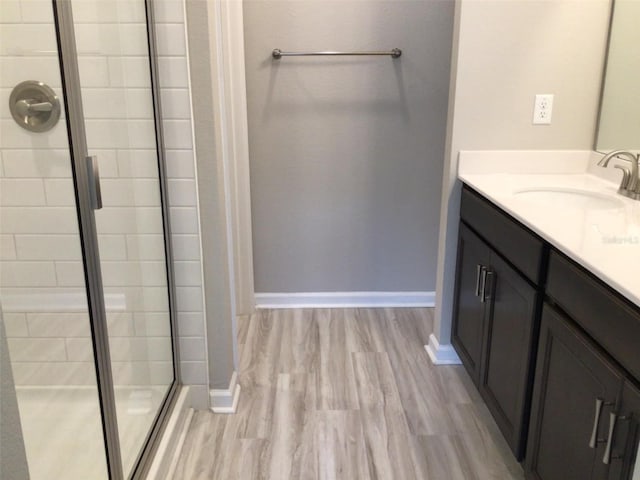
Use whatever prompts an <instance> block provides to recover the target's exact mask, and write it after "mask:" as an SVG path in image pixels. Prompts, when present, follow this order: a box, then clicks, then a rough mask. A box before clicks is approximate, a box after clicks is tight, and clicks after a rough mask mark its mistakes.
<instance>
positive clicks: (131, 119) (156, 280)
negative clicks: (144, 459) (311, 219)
mask: <svg viewBox="0 0 640 480" xmlns="http://www.w3.org/2000/svg"><path fill="white" fill-rule="evenodd" d="M71 6H72V10H73V28H74V33H75V40H76V41H75V43H76V51H77V57H78V62H79V64H80V65H83V64H84V65H95V66H96V68H92V69H91V68H84V69H82V68H81V69H80V91H81V95H82V105H83V116H84V125H85V131H86V139H87V148H88V154H89V155H93V156H95V157H96V158H97V159H98V161H99V163H100V172H99V174H100V188H101V195H102V208H101V209H99V210H96V211H95V219H96V229H97V234H98V240H99V242H98V243H99V254H100V269H101V272H102V285H103V289H104V296H105V299H106V300H107V302H106V310H107V312H106V314H107V325H108V336H109V349H110V355H111V358H110V360H111V371H112V376H113V384H114V397H115V407H116V408H115V410H116V414H117V419H118V431H119V438H120V450H121V457H122V464H123V465H122V466H123V470H124V475H125V477H126V476H128V475H129V474H130V473H131V472H132V469H133V468H134V466H135V464H136V460H137V459H138V456H139V454H140V452H141V451H142V448H143V447H144V445H145V443H146V440H147V437H148V434H149V431H150V430H151V427H152V425H153V424H154V422H155V420H156V418H157V417H158V413H159V411H160V409H161V407H162V405H163V403H164V400H165V398H166V396H167V394H168V392H169V389H170V387H171V385H172V383H173V382H174V365H173V346H172V337H171V322H170V293H169V288H170V285H169V281H168V268H167V266H168V264H169V262H168V259H167V255H168V249H167V248H166V243H165V242H166V238H167V229H168V225H166V222H165V221H164V218H165V215H164V210H163V208H164V206H163V200H164V195H163V191H162V185H163V184H162V182H161V168H162V165H163V162H161V161H160V157H159V154H160V153H161V149H159V148H158V146H157V145H158V143H159V142H158V139H159V136H158V134H157V133H158V132H157V129H159V125H158V124H157V123H156V108H157V104H156V103H154V96H153V90H152V87H153V84H152V70H151V68H152V66H153V63H152V57H151V56H150V51H149V41H148V38H149V37H150V36H151V33H152V32H148V31H147V9H146V5H145V1H144V0H117V1H115V0H109V1H106V0H71ZM102 67H104V68H102ZM109 299H121V300H122V301H114V302H111V303H110V302H109V301H108V300H109Z"/></svg>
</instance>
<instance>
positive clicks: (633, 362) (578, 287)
mask: <svg viewBox="0 0 640 480" xmlns="http://www.w3.org/2000/svg"><path fill="white" fill-rule="evenodd" d="M547 295H549V297H550V298H551V299H552V300H554V301H555V302H556V303H557V304H558V305H559V306H560V307H561V308H562V309H563V310H564V311H565V312H567V313H568V314H569V316H571V317H572V318H573V319H574V320H575V321H576V322H577V323H578V324H579V325H580V326H581V327H582V328H583V329H584V330H585V331H586V332H587V333H588V334H589V335H590V336H591V337H592V338H593V339H594V340H595V341H596V342H598V343H599V344H600V345H601V346H602V347H603V348H604V349H605V350H606V351H607V352H608V353H609V354H610V355H611V356H612V357H613V358H615V359H616V360H617V361H618V362H619V363H620V364H621V365H622V366H623V367H625V368H626V369H627V370H628V371H629V372H630V373H631V374H632V375H633V376H634V377H636V378H640V355H638V345H640V309H638V308H634V307H633V306H632V305H630V303H629V302H627V301H626V300H625V299H623V298H622V297H620V296H619V295H618V294H616V293H615V292H612V291H610V290H609V288H607V287H605V286H604V285H602V284H601V283H600V282H598V281H597V280H596V279H594V278H593V277H592V276H591V275H590V274H588V273H587V272H586V271H585V270H584V269H583V268H582V267H580V266H578V265H576V264H575V263H574V262H572V261H571V260H569V259H567V258H565V257H564V256H562V255H561V254H559V253H558V252H555V251H552V253H551V257H550V260H549V274H548V277H547Z"/></svg>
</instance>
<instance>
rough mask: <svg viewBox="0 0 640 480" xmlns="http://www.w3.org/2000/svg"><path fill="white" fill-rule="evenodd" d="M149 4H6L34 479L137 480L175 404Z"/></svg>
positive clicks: (11, 349) (26, 432)
mask: <svg viewBox="0 0 640 480" xmlns="http://www.w3.org/2000/svg"><path fill="white" fill-rule="evenodd" d="M151 5H152V3H151V0H146V1H145V0H0V247H1V248H0V308H1V309H2V310H1V312H2V315H1V316H0V317H1V318H2V323H3V324H4V325H0V327H2V326H4V328H5V329H6V337H7V343H8V353H9V356H10V364H11V365H10V367H11V370H12V373H13V379H14V383H15V385H16V396H17V401H18V410H19V416H20V424H21V427H22V436H23V437H24V438H23V443H24V445H25V450H26V456H27V463H28V466H29V470H30V478H31V479H32V480H39V479H47V480H48V479H51V478H60V479H65V480H67V479H69V480H71V479H82V480H85V479H92V480H93V479H97V480H99V479H102V478H107V477H109V475H110V476H111V477H110V478H113V479H116V480H119V479H121V478H142V476H143V475H144V468H138V467H139V466H140V465H141V460H142V461H144V459H145V455H147V454H148V450H149V448H147V447H148V446H149V444H150V441H151V440H153V438H154V437H155V435H157V433H158V432H159V430H160V426H161V424H162V420H163V419H164V418H165V416H166V414H167V412H168V411H169V409H170V406H171V401H172V399H174V398H175V393H176V390H177V379H176V371H175V364H174V358H175V354H174V347H173V338H172V326H171V322H172V320H173V318H172V314H171V312H172V309H173V307H174V306H173V302H172V298H173V296H172V288H173V287H172V282H171V281H170V280H169V279H170V278H171V254H170V249H169V248H168V242H167V239H168V238H169V234H170V232H169V225H168V223H167V220H166V219H167V214H166V212H167V207H166V205H165V198H166V187H165V186H164V183H163V180H164V179H163V162H162V161H161V158H162V157H161V153H162V152H161V150H160V151H159V150H158V148H157V145H159V144H161V141H160V139H161V132H160V129H159V120H158V118H159V115H160V113H159V103H158V101H157V98H156V99H154V90H157V89H154V88H152V87H153V86H154V85H153V82H154V80H153V79H154V78H155V76H154V75H152V73H154V72H155V64H154V62H153V61H152V57H151V55H150V51H153V41H152V40H153V38H152V34H153V32H152V31H151V32H150V31H148V26H147V25H148V24H152V22H150V21H149V19H152V12H150V11H147V8H150V6H151ZM54 12H55V13H54ZM61 64H62V65H63V68H62V72H61V70H60V65H61ZM34 81H35V82H34ZM23 82H27V83H23ZM40 82H42V84H43V85H40ZM19 84H22V85H21V86H22V89H16V88H14V87H16V85H19ZM44 84H46V85H44ZM49 87H50V90H48V89H49ZM63 88H64V89H66V94H67V98H66V99H65V98H64V93H65V92H63ZM18 90H19V92H18ZM40 90H42V91H43V92H45V93H44V94H42V95H44V96H41V93H39V92H40ZM51 90H52V93H51ZM20 92H22V93H21V95H22V96H19V95H18V93H20ZM25 92H26V93H25ZM47 95H48V96H47ZM52 95H53V96H52ZM55 95H57V96H58V98H59V100H60V113H61V116H60V120H59V121H58V122H57V123H55V122H54V121H51V122H49V121H47V119H48V118H50V116H51V115H52V114H53V113H55V111H56V109H57V102H56V101H55ZM65 100H66V102H65ZM10 103H11V104H12V105H14V108H11V109H10V108H9V104H10ZM67 108H68V110H66V109H67ZM19 123H21V124H22V126H20V125H19ZM49 124H51V125H52V126H53V127H52V128H51V129H50V130H47V129H46V128H47V127H48V126H49ZM23 127H30V130H29V129H26V128H23ZM85 137H86V148H85ZM69 139H71V140H69ZM85 154H86V155H90V156H94V157H95V158H96V163H94V165H96V166H97V167H99V168H97V171H95V173H96V174H97V175H96V176H95V177H96V178H97V179H99V182H98V184H99V185H100V190H101V197H102V207H101V208H99V209H96V210H93V209H92V208H91V207H90V200H92V186H93V183H91V182H89V179H92V178H93V177H92V176H91V168H89V167H87V164H86V163H85V160H86V159H85V158H84V157H85ZM94 168H95V167H94ZM93 201H95V198H93ZM96 206H97V205H95V206H94V208H95V207H96ZM1 347H2V345H0V348H1ZM0 367H1V368H6V366H5V365H1V366H0ZM0 395H2V392H0ZM0 401H1V399H0Z"/></svg>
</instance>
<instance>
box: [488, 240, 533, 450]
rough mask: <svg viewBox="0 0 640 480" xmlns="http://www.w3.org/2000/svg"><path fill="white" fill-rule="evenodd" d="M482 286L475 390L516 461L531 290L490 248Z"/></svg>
mask: <svg viewBox="0 0 640 480" xmlns="http://www.w3.org/2000/svg"><path fill="white" fill-rule="evenodd" d="M487 291H488V295H489V297H490V301H489V303H488V305H489V306H488V309H489V315H488V316H487V320H486V326H485V334H484V337H485V339H486V340H485V343H486V345H487V347H486V348H485V350H484V355H483V357H484V358H483V359H482V362H481V363H482V365H483V368H482V369H481V378H480V384H479V389H480V393H481V394H482V397H483V398H484V400H485V402H486V404H487V407H489V410H490V411H491V413H492V414H493V417H494V418H495V420H496V423H497V424H498V427H500V430H501V431H502V434H503V435H504V437H505V439H506V440H507V443H508V444H509V446H510V447H511V449H512V450H513V453H514V455H515V456H516V458H517V459H518V460H522V456H523V454H524V445H525V435H526V432H525V431H524V424H525V410H527V409H528V407H529V405H528V403H529V402H528V399H529V394H530V385H531V377H530V374H531V363H532V359H531V357H532V349H533V345H532V342H533V334H534V332H533V330H534V320H535V316H536V308H537V302H536V300H537V295H536V290H535V289H534V288H533V287H532V286H531V285H529V283H528V282H527V281H525V280H524V278H523V277H522V276H521V275H520V274H519V273H518V272H516V271H515V270H514V269H513V268H511V267H510V266H509V265H508V264H507V263H506V262H505V261H504V260H502V259H501V258H500V257H498V255H496V254H495V253H493V254H492V257H491V269H490V273H489V277H488V280H487Z"/></svg>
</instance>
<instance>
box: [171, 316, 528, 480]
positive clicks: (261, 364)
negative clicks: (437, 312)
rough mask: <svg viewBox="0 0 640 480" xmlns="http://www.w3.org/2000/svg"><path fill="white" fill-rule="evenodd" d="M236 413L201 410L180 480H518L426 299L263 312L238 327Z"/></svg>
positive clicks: (186, 447)
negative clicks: (431, 353)
mask: <svg viewBox="0 0 640 480" xmlns="http://www.w3.org/2000/svg"><path fill="white" fill-rule="evenodd" d="M239 327H240V328H239V334H238V336H239V344H240V372H239V381H240V384H241V386H242V392H241V396H240V403H239V406H238V411H237V413H236V414H234V415H220V414H218V415H216V414H213V413H211V412H208V411H200V412H196V413H195V415H194V416H193V419H192V422H191V424H190V426H189V430H188V433H187V437H186V440H185V443H184V446H183V449H182V453H181V455H180V458H179V460H178V464H177V468H176V470H175V475H174V478H175V479H176V480H192V479H193V480H197V479H216V480H245V479H246V480H248V479H271V480H287V479H296V480H297V479H301V480H307V479H309V480H311V479H313V480H315V479H322V480H329V479H331V480H333V479H336V480H337V479H344V480H367V479H377V480H392V479H393V480H395V479H397V480H419V479H428V480H458V479H460V480H474V479H477V480H490V479H499V480H503V479H518V480H520V479H522V478H523V474H522V469H521V468H520V465H519V464H518V463H517V462H516V461H515V459H514V458H513V456H512V455H511V453H510V451H509V449H508V447H507V445H506V443H505V442H504V440H503V439H502V437H501V435H500V433H499V432H498V429H497V427H496V425H495V423H494V422H493V420H492V419H491V416H490V414H489V412H488V411H487V409H486V407H485V406H484V404H483V402H482V400H481V399H480V397H479V395H478V393H477V391H476V390H475V387H474V386H473V385H472V383H471V380H470V379H469V377H468V376H467V374H466V372H465V371H464V369H463V368H462V367H460V366H440V367H434V366H433V365H431V363H430V361H429V358H428V357H427V354H426V352H425V350H424V345H425V344H426V343H427V339H428V336H429V334H430V333H431V330H432V327H433V311H432V310H431V309H331V310H320V309H314V310H261V311H258V312H257V313H256V314H255V315H253V316H251V317H250V318H245V319H243V320H242V321H241V324H240V326H239Z"/></svg>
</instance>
